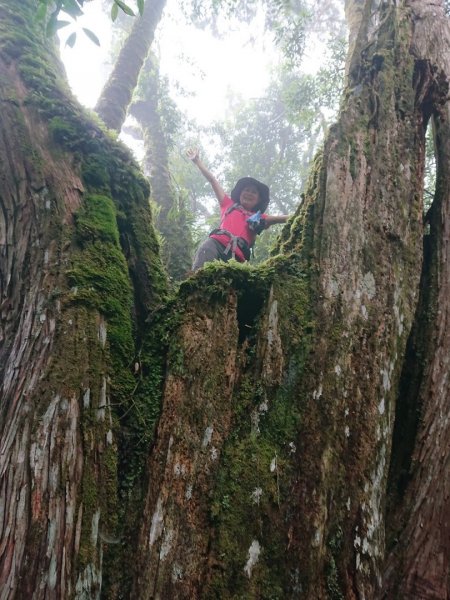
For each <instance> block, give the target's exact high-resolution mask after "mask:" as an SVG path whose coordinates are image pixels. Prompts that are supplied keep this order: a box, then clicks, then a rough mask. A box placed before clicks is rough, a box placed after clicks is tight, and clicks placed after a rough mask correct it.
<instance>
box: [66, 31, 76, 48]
mask: <svg viewBox="0 0 450 600" xmlns="http://www.w3.org/2000/svg"><path fill="white" fill-rule="evenodd" d="M76 41H77V32H76V31H74V32H73V33H71V34H70V35H69V37H68V38H67V40H66V46H69V48H73V47H74V46H75V42H76Z"/></svg>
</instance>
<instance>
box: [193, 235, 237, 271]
mask: <svg viewBox="0 0 450 600" xmlns="http://www.w3.org/2000/svg"><path fill="white" fill-rule="evenodd" d="M230 258H231V249H230V250H229V251H228V252H227V253H226V254H225V246H222V244H221V243H220V242H218V241H217V240H215V239H213V238H208V239H207V240H205V241H204V242H203V243H202V244H200V246H199V247H198V250H197V253H196V255H195V258H194V264H193V265H192V270H193V271H197V269H200V268H201V267H203V265H204V264H205V263H207V262H211V261H212V260H223V261H225V262H227V261H229V260H230Z"/></svg>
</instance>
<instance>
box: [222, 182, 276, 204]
mask: <svg viewBox="0 0 450 600" xmlns="http://www.w3.org/2000/svg"><path fill="white" fill-rule="evenodd" d="M246 185H255V186H256V187H257V189H258V192H259V202H258V204H257V205H256V206H255V208H256V209H257V210H260V211H261V212H264V211H265V210H266V209H267V207H268V206H269V202H270V197H269V188H268V187H267V185H266V184H265V183H261V182H260V181H258V180H257V179H254V178H253V177H242V179H239V181H238V182H237V183H236V185H235V186H234V188H233V189H232V190H231V199H232V200H234V201H235V202H237V203H239V199H240V197H241V192H242V190H243V189H244V188H245V186H246Z"/></svg>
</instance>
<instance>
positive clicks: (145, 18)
mask: <svg viewBox="0 0 450 600" xmlns="http://www.w3.org/2000/svg"><path fill="white" fill-rule="evenodd" d="M165 4H166V0H147V1H146V3H145V7H144V12H143V14H142V16H141V17H136V21H135V23H134V25H133V28H132V30H131V33H130V35H129V36H128V37H127V39H126V41H125V43H124V45H123V46H122V48H121V50H120V53H119V56H118V58H117V60H116V62H115V63H114V67H113V70H112V72H111V74H110V76H109V78H108V81H107V82H106V84H105V87H104V88H103V90H102V93H101V94H100V98H99V99H98V101H97V104H96V106H95V111H96V113H97V114H98V115H99V116H100V117H101V118H102V119H103V121H104V123H105V124H106V125H107V126H108V127H109V128H110V129H114V130H116V131H120V128H121V127H122V125H123V122H124V121H125V117H126V114H127V110H128V106H129V104H130V101H131V97H132V95H133V92H134V89H135V87H136V84H137V81H138V77H139V73H140V71H141V69H142V65H143V64H144V61H145V58H146V56H147V54H148V51H149V49H150V46H151V43H152V41H153V38H154V36H155V30H156V27H157V26H158V23H159V21H160V19H161V15H162V11H163V9H164V6H165Z"/></svg>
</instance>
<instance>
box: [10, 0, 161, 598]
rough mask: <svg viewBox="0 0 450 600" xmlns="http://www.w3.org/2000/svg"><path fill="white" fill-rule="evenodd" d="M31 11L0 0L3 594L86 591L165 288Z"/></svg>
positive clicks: (121, 174) (131, 184)
mask: <svg viewBox="0 0 450 600" xmlns="http://www.w3.org/2000/svg"><path fill="white" fill-rule="evenodd" d="M35 11H36V6H35V3H34V2H33V1H32V0H28V1H26V0H24V1H23V2H21V3H19V4H18V3H17V2H15V1H13V0H1V1H0V105H1V121H0V173H1V174H0V208H1V210H0V294H1V300H0V303H1V330H0V331H1V346H0V381H1V409H0V431H1V434H0V439H1V451H0V506H1V510H0V512H1V515H2V517H1V522H0V539H1V542H0V597H1V598H2V600H4V599H7V598H8V599H9V598H16V599H18V598H55V599H56V598H74V597H77V598H95V597H99V594H100V588H101V586H102V579H103V577H104V570H103V562H104V560H105V558H107V557H108V554H109V553H110V549H111V548H114V547H115V546H110V545H109V544H107V543H106V542H107V541H108V540H110V541H111V540H114V539H115V538H117V537H118V530H119V523H118V521H119V520H120V510H119V509H120V505H118V494H119V490H118V480H117V479H118V477H117V473H118V464H119V462H120V453H118V444H119V442H120V426H119V423H120V424H122V422H124V423H125V424H128V426H129V427H131V426H133V425H134V424H133V418H134V419H135V418H136V415H135V412H136V411H135V408H136V404H138V403H139V389H138V387H139V385H143V384H144V383H145V371H146V364H145V360H144V359H141V360H140V369H139V373H138V377H139V379H138V380H137V379H136V376H135V375H134V370H135V369H134V357H135V354H136V347H137V343H136V331H137V330H138V331H139V333H140V335H142V333H143V331H144V329H145V319H146V317H147V315H148V313H149V311H150V309H151V308H152V307H153V306H155V305H157V304H160V303H161V299H162V297H163V296H164V294H165V286H166V281H165V276H164V273H163V270H162V266H161V262H160V259H159V249H158V244H157V242H156V238H155V234H154V230H153V228H152V224H151V218H150V211H149V205H148V196H149V189H148V184H147V182H146V180H145V179H144V178H143V177H142V176H141V175H140V173H139V171H138V168H137V166H136V165H135V164H134V163H133V161H132V159H131V157H130V155H129V153H128V151H126V150H125V148H123V147H122V146H121V145H119V144H117V143H115V142H113V141H112V140H111V139H110V138H109V137H108V136H107V135H105V133H104V132H103V131H102V130H100V129H99V128H98V126H96V125H94V124H93V123H92V122H91V121H90V119H89V118H88V117H87V116H86V115H85V114H84V112H83V111H82V110H81V108H80V107H79V106H78V105H77V103H76V102H75V101H74V99H73V98H72V96H71V94H70V92H69V90H68V88H67V85H66V83H65V80H64V76H63V70H62V68H61V67H60V65H59V62H58V60H57V58H56V55H55V53H54V51H53V49H52V48H51V43H50V41H49V40H48V39H45V36H44V35H43V33H42V31H41V24H39V23H36V22H35ZM154 367H155V369H154V371H155V372H154V373H153V376H155V375H157V371H158V368H159V367H158V365H154ZM138 384H139V385H138ZM119 419H120V420H119ZM134 435H137V436H138V437H142V430H141V431H140V432H139V431H138V432H136V433H134ZM129 437H130V435H129ZM131 437H132V436H131Z"/></svg>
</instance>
